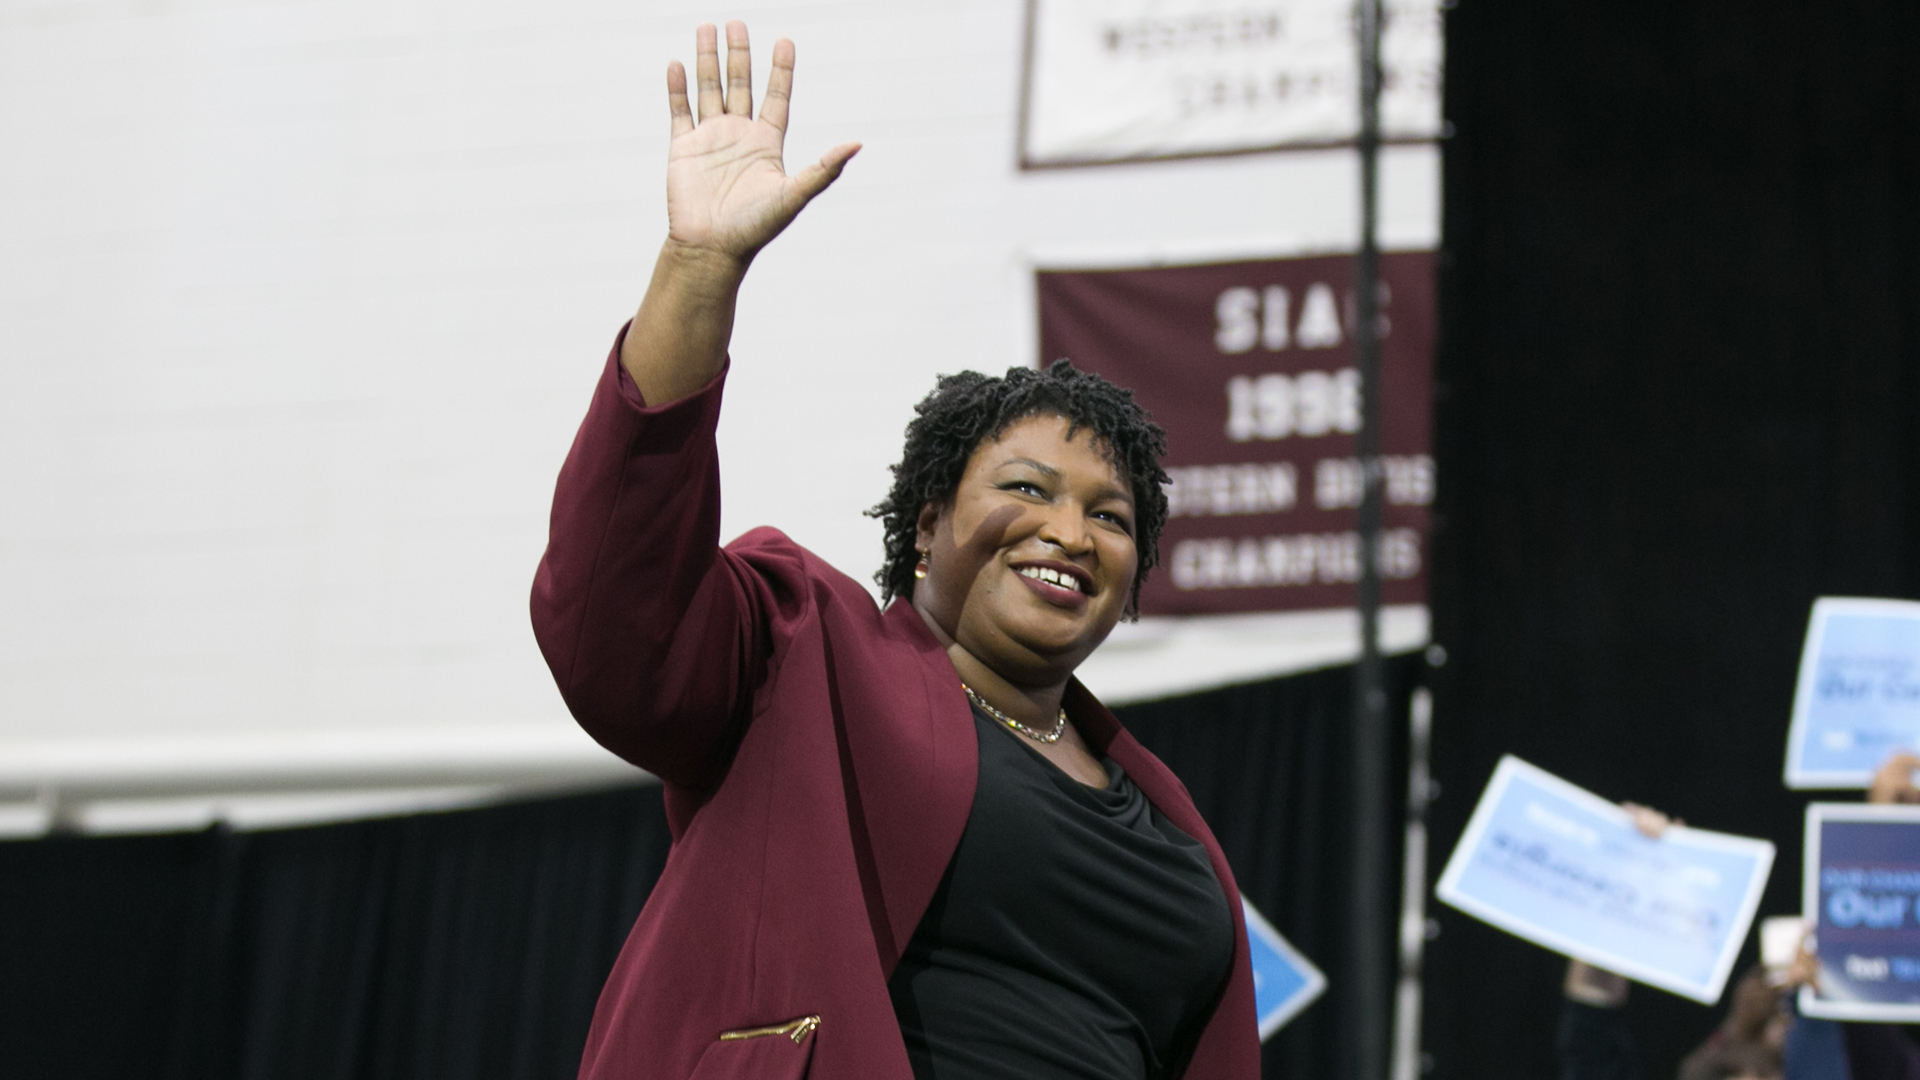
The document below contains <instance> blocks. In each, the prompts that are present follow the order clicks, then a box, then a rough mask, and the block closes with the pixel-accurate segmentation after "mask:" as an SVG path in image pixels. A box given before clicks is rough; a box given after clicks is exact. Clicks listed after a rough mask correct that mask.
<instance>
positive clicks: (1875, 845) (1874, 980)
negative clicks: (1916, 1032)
mask: <svg viewBox="0 0 1920 1080" xmlns="http://www.w3.org/2000/svg"><path fill="white" fill-rule="evenodd" d="M1805 865H1806V878H1805V880H1804V882H1803V883H1802V888H1803V903H1804V904H1805V905H1806V910H1807V912H1808V913H1809V914H1811V915H1812V916H1813V943H1814V951H1815V953H1816V954H1817V955H1818V957H1819V960H1820V974H1819V978H1818V979H1817V980H1816V982H1815V985H1814V986H1812V987H1807V988H1805V989H1803V990H1802V991H1801V992H1800V1011H1801V1012H1803V1013H1805V1014H1807V1015H1808V1016H1819V1017H1825V1018H1828V1019H1834V1020H1885V1021H1896V1022H1902V1023H1912V1022H1915V1021H1920V806H1865V805H1861V804H1859V803H1814V804H1813V805H1811V806H1809V807H1807V833H1806V863H1805Z"/></svg>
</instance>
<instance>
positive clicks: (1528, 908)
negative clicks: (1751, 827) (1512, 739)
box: [1434, 755, 1774, 1005]
mask: <svg viewBox="0 0 1920 1080" xmlns="http://www.w3.org/2000/svg"><path fill="white" fill-rule="evenodd" d="M1773 855H1774V851H1773V845H1772V844H1771V843H1769V842H1767V841H1765V840H1756V839H1752V838H1749V837H1744V836H1728V835H1727V834H1725V833H1716V832H1707V831H1706V830H1704V829H1690V828H1687V827H1686V826H1684V825H1675V826H1673V827H1671V828H1669V829H1668V830H1667V831H1666V832H1665V833H1664V834H1662V835H1661V837H1660V838H1659V839H1658V840H1655V839H1652V838H1649V837H1647V836H1645V835H1642V834H1641V832H1640V830H1639V829H1637V828H1635V827H1634V824H1633V818H1632V817H1631V816H1630V815H1629V814H1628V813H1627V812H1626V810H1624V809H1622V808H1621V807H1619V806H1616V805H1614V804H1613V803H1610V802H1608V801H1607V800H1605V799H1603V798H1601V797H1600V796H1598V795H1595V794H1593V793H1592V792H1590V791H1585V790H1583V789H1581V788H1578V787H1575V786H1574V785H1572V784H1569V783H1567V782H1566V781H1565V780H1562V779H1560V778H1559V777H1557V776H1554V775H1553V774H1551V773H1548V772H1546V771H1544V770H1542V769H1538V768H1535V767H1534V766H1532V765H1529V764H1527V763H1526V762H1524V761H1521V760H1520V759H1519V758H1516V757H1513V756H1511V755H1509V756H1507V757H1503V758H1501V759H1500V765H1499V767H1498V768H1496V769H1495V770H1494V773H1493V779H1492V780H1490V781H1489V782H1488V783H1487V790H1486V792H1485V794H1483V795H1481V796H1480V802H1479V804H1478V805H1477V806H1475V807H1474V809H1473V817H1472V818H1471V819H1470V820H1469V821H1468V822H1467V831H1466V833H1465V834H1463V835H1462V836H1461V837H1460V844H1459V846H1458V847H1456V848H1454V849H1453V856H1452V857H1451V858H1449V859H1448V860H1447V868H1446V870H1445V871H1443V872H1442V873H1441V875H1440V883H1439V884H1438V885H1437V886H1436V887H1435V888H1434V894H1435V895H1436V896H1438V897H1439V898H1440V899H1441V900H1444V901H1445V902H1447V903H1448V904H1451V905H1452V906H1454V907H1456V908H1459V909H1460V910H1461V911H1464V912H1466V913H1467V914H1469V915H1472V916H1473V917H1475V918H1477V919H1480V920H1482V921H1483V922H1488V923H1492V924H1493V925H1494V926H1497V927H1499V928H1500V929H1502V930H1505V931H1507V932H1508V933H1510V934H1514V935H1516V936H1518V937H1521V938H1524V939H1526V940H1528V941H1531V942H1533V943H1534V944H1536V945H1542V946H1545V947H1546V948H1549V949H1552V950H1553V951H1555V952H1558V953H1562V954H1564V955H1566V956H1571V957H1574V958H1576V959H1580V960H1584V961H1586V962H1587V963H1589V964H1592V965H1594V966H1595V967H1601V968H1605V969H1607V970H1608V971H1617V972H1619V973H1620V974H1622V975H1625V976H1626V977H1628V978H1630V979H1636V980H1638V981H1640V982H1643V983H1646V984H1647V985H1649V986H1658V987H1660V988H1661V989H1663V990H1671V991H1672V992H1674V993H1676V994H1681V995H1684V996H1686V997H1690V998H1692V999H1694V1000H1695V1001H1699V1002H1704V1003H1706V1004H1708V1005H1711V1004H1713V1003H1714V1002H1716V1001H1718V1000H1720V992H1721V991H1722V990H1723V989H1725V988H1726V985H1727V976H1728V974H1730V973H1731V972H1732V971H1733V962H1734V959H1735V958H1736V957H1737V956H1738V955H1739V953H1740V946H1741V945H1742V944H1743V943H1745V941H1746V940H1747V928H1748V927H1750V926H1751V925H1753V913H1754V910H1755V909H1756V908H1757V907H1758V906H1759V904H1760V892H1761V890H1762V889H1764V888H1765V887H1766V884H1767V874H1768V873H1769V872H1770V871H1771V870H1772V869H1773Z"/></svg>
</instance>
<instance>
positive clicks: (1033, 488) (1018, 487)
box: [1000, 480, 1046, 496]
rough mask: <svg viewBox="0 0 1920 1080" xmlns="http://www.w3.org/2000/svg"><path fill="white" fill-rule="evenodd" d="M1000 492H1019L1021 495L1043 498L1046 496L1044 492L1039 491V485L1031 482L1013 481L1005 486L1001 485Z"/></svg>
mask: <svg viewBox="0 0 1920 1080" xmlns="http://www.w3.org/2000/svg"><path fill="white" fill-rule="evenodd" d="M1000 490H1002V491H1018V492H1020V493H1021V494H1023V495H1042V496H1044V495H1045V494H1046V492H1045V491H1043V490H1041V488H1040V485H1039V484H1036V483H1034V482H1032V481H1030V480H1015V481H1013V482H1011V483H1007V484H1003V485H1001V487H1000Z"/></svg>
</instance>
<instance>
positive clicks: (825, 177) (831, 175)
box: [793, 142, 860, 203]
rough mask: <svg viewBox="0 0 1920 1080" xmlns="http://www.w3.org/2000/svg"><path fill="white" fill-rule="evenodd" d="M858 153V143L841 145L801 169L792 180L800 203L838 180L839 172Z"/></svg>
mask: <svg viewBox="0 0 1920 1080" xmlns="http://www.w3.org/2000/svg"><path fill="white" fill-rule="evenodd" d="M859 152H860V144H859V143H857V142H850V143H841V144H840V145H839V146H836V147H834V148H833V149H831V150H829V151H827V152H826V153H824V154H822V155H820V160H819V161H816V162H814V163H813V164H811V165H809V166H807V167H806V168H804V169H801V170H800V174H799V175H798V176H795V177H794V178H793V181H794V184H795V185H796V186H798V187H799V189H800V198H801V201H802V202H803V203H804V202H806V201H808V200H811V199H812V198H813V197H814V196H815V195H818V194H820V193H821V192H823V191H825V190H827V185H828V184H831V183H833V182H834V181H835V180H838V179H839V178H840V170H842V169H844V168H846V167H847V162H848V161H849V160H851V159H852V157H853V155H855V154H857V153H859Z"/></svg>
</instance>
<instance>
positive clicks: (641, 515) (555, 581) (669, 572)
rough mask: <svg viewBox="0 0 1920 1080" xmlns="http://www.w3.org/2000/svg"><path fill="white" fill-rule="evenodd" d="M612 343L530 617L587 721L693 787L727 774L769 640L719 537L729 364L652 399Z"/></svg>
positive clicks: (556, 514)
mask: <svg viewBox="0 0 1920 1080" xmlns="http://www.w3.org/2000/svg"><path fill="white" fill-rule="evenodd" d="M625 336H626V331H625V330H624V329H623V330H622V331H621V333H620V337H619V338H617V339H616V340H615V341H614V345H613V351H612V353H611V354H610V355H609V356H608V358H607V366H606V368H605V370H604V371H603V372H602V374H601V376H600V383H599V385H598V386H597V387H596V388H595V391H594V395H593V402H592V404H591V405H590V406H589V407H588V409H587V416H586V419H585V420H584V421H582V422H581V425H580V431H579V433H578V434H577V435H576V436H575V437H574V441H573V448H572V450H571V451H569V453H568V454H567V460H566V464H565V465H564V466H563V467H562V468H561V470H560V478H559V481H558V483H557V484H556V486H555V490H554V496H553V514H552V518H551V522H550V525H549V530H548V539H547V550H546V554H545V555H544V556H542V558H541V560H540V567H539V569H538V571H537V572H536V573H535V575H534V580H533V599H532V614H533V630H534V636H535V638H536V639H538V641H539V643H540V651H541V652H542V653H543V654H544V655H545V657H546V660H547V666H548V667H549V668H551V669H552V671H553V677H554V681H555V682H556V683H558V684H559V688H560V695H561V697H562V698H564V699H565V700H566V703H567V708H568V709H569V710H571V711H572V713H573V716H574V718H575V719H576V720H578V721H579V723H580V726H581V727H583V728H585V729H586V731H587V733H588V734H589V735H591V736H593V738H594V739H595V740H596V741H597V742H599V743H600V745H602V746H604V747H606V748H607V749H608V750H611V751H612V752H614V753H615V754H618V755H619V756H620V757H622V758H624V759H626V760H627V761H629V762H632V763H633V764H635V765H638V766H640V767H641V768H643V769H646V770H647V771H649V772H651V773H653V774H654V775H656V776H659V777H660V778H661V779H663V780H665V781H667V782H668V783H671V784H676V785H679V786H681V787H685V788H689V789H694V790H699V789H704V788H708V787H711V786H713V785H714V784H715V783H717V782H718V781H719V779H720V778H721V776H722V775H724V773H725V769H726V765H727V762H728V760H729V759H730V757H731V754H732V750H733V748H734V747H735V746H736V745H737V743H738V739H739V734H740V732H741V730H743V728H744V725H745V721H746V715H747V712H748V710H749V708H750V701H751V693H750V690H749V675H750V673H751V672H752V671H753V670H755V669H756V668H758V667H763V666H764V664H765V657H766V655H767V652H768V649H767V647H766V643H765V641H764V640H763V639H764V637H765V635H764V634H763V632H762V630H761V627H762V625H763V620H762V619H761V618H760V608H761V606H762V605H761V596H760V591H761V590H760V589H759V588H757V587H756V586H757V583H756V581H755V577H754V575H753V574H752V572H751V571H750V570H749V568H748V567H747V566H746V565H745V563H744V562H743V561H742V560H741V559H740V558H739V557H737V556H734V555H731V554H730V553H727V552H724V551H722V550H721V549H720V547H719V532H720V469H719V459H718V452H717V448H716V446H715V443H714V428H715V426H716V424H717V423H718V421H719V417H720V398H721V388H722V386H723V384H724V383H725V381H726V370H725V369H724V368H723V369H722V371H721V373H720V374H719V375H717V376H715V377H714V379H713V381H712V382H711V383H709V384H707V386H706V387H705V388H703V389H702V390H700V391H699V392H698V393H695V394H694V395H692V396H691V397H687V398H683V399H681V400H679V401H675V402H673V403H671V404H668V405H663V406H658V407H652V406H648V405H647V404H646V403H645V401H643V400H642V399H641V396H640V392H639V390H638V389H637V388H636V387H635V386H634V385H633V382H632V380H631V379H629V378H628V377H627V375H626V372H625V371H624V370H623V369H622V367H621V364H620V347H621V342H622V341H624V339H625Z"/></svg>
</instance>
